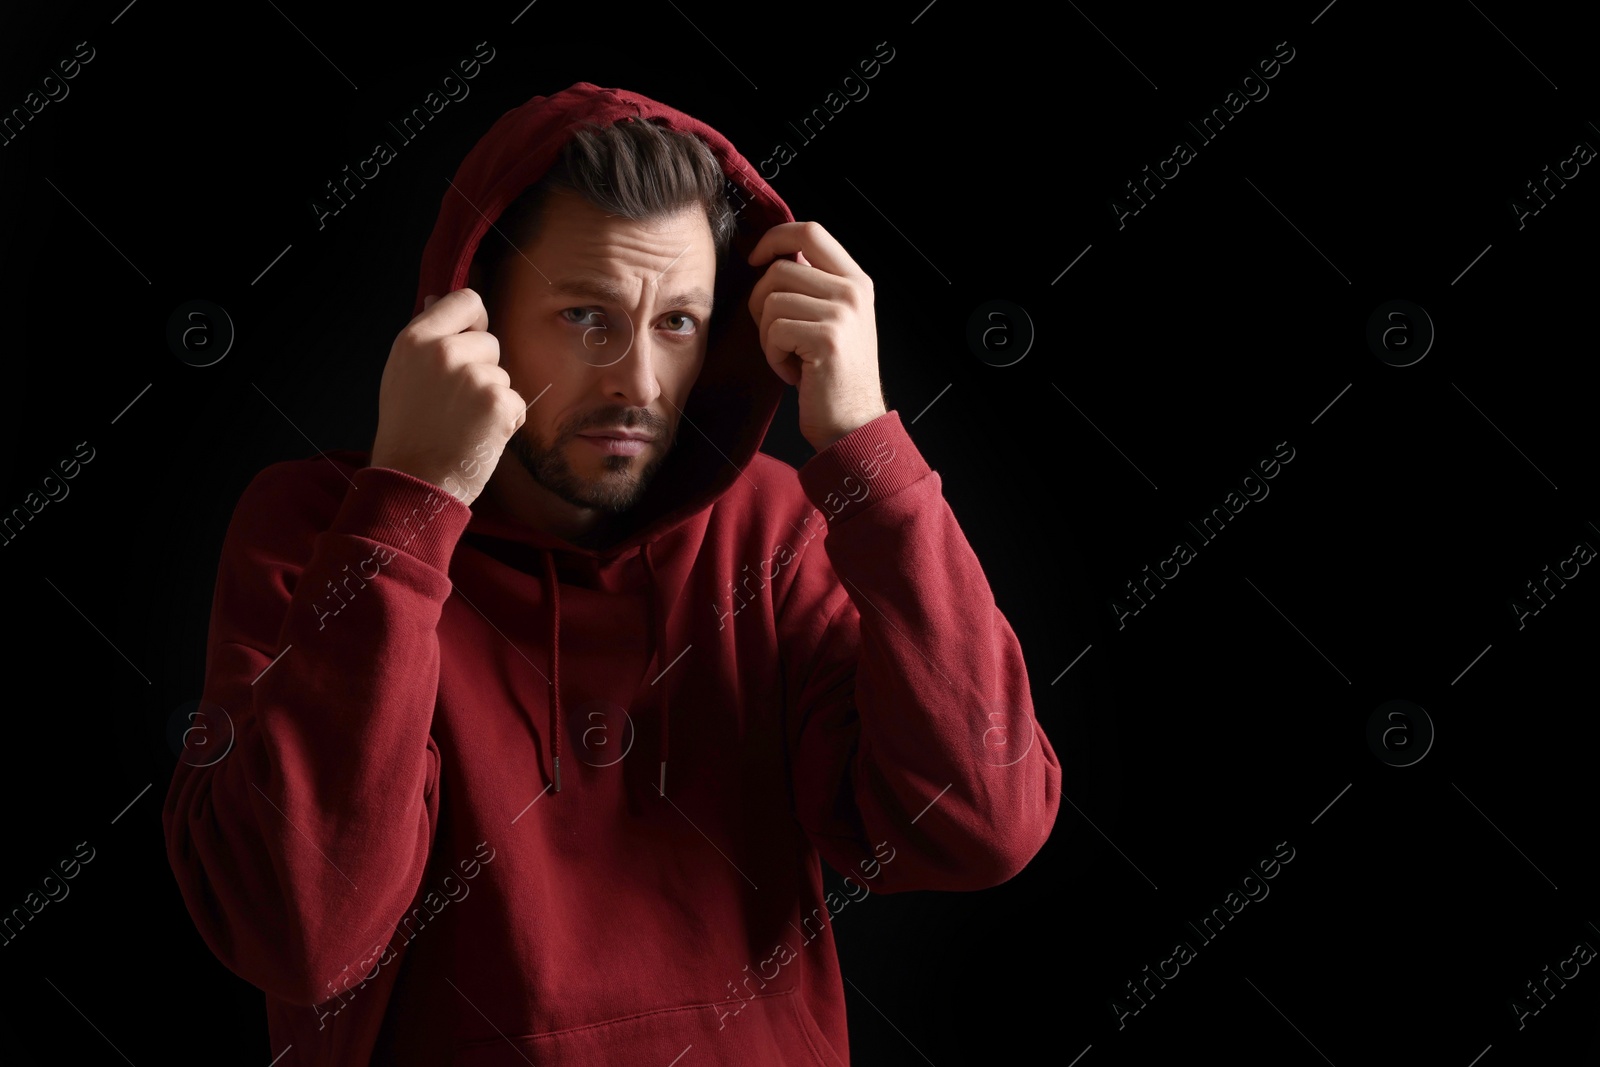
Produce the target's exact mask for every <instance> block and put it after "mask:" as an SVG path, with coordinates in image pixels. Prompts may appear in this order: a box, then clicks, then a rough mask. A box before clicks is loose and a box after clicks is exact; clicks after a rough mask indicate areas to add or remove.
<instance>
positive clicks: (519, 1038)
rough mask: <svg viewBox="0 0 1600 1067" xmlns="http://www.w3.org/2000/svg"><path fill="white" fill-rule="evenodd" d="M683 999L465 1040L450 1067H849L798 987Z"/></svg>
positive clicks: (457, 1050)
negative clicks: (743, 996) (733, 998)
mask: <svg viewBox="0 0 1600 1067" xmlns="http://www.w3.org/2000/svg"><path fill="white" fill-rule="evenodd" d="M731 1003H732V1002H730V1001H722V1002H720V1003H701V1004H685V1005H683V1006H682V1007H677V1008H661V1009H658V1010H656V1011H648V1012H640V1013H638V1014H636V1015H627V1016H622V1017H620V1018H616V1019H607V1020H606V1021H604V1022H598V1023H589V1024H587V1025H584V1026H574V1027H569V1028H567V1029H565V1030H552V1031H548V1032H546V1033H541V1034H509V1035H504V1036H497V1037H492V1038H479V1039H475V1040H472V1041H468V1042H464V1043H463V1044H462V1045H461V1046H460V1047H458V1048H457V1049H456V1051H455V1054H454V1055H453V1056H451V1058H450V1067H528V1065H529V1064H532V1065H533V1067H547V1065H548V1067H611V1065H613V1064H617V1063H641V1064H655V1065H657V1067H668V1065H669V1064H670V1065H674V1067H708V1065H722V1064H727V1065H729V1067H732V1065H735V1064H751V1063H759V1064H762V1065H763V1067H847V1064H846V1061H845V1060H843V1059H841V1058H840V1057H839V1055H838V1054H837V1053H835V1052H834V1050H833V1046H832V1044H831V1043H830V1042H829V1041H828V1039H827V1038H826V1037H825V1036H824V1035H823V1033H822V1030H821V1028H820V1027H819V1026H818V1025H817V1023H816V1020H815V1019H813V1018H812V1016H811V1013H810V1012H809V1011H808V1010H806V1006H805V1005H804V1004H802V1003H801V1002H800V997H799V996H798V995H797V994H796V992H795V990H793V989H788V990H784V991H783V992H779V993H762V994H760V995H758V996H755V997H752V998H750V999H749V1000H746V1001H742V1002H739V1003H738V1004H733V1006H734V1007H735V1008H736V1009H737V1010H736V1011H729V1007H730V1004H731Z"/></svg>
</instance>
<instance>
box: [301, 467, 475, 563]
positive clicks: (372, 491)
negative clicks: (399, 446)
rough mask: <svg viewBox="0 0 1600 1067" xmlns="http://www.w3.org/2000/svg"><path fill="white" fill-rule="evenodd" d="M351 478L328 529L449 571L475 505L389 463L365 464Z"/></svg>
mask: <svg viewBox="0 0 1600 1067" xmlns="http://www.w3.org/2000/svg"><path fill="white" fill-rule="evenodd" d="M351 480H352V481H353V482H354V483H355V489H354V490H353V491H352V492H350V493H347V494H345V498H344V504H343V505H342V506H341V507H340V508H339V514H338V515H336V516H335V517H334V520H333V525H332V526H330V527H329V532H330V533H340V534H352V535H354V536H356V537H365V538H367V539H368V540H370V541H377V542H378V543H379V544H384V545H388V546H389V547H391V548H397V549H400V550H401V551H402V552H405V553H406V554H408V555H411V556H415V557H416V558H417V559H419V560H421V561H422V562H423V563H426V564H428V565H429V566H430V567H433V568H434V569H435V570H438V571H442V572H445V573H448V572H449V570H450V557H451V556H452V555H453V554H454V553H455V550H456V543H457V542H458V541H460V540H461V534H462V533H463V532H464V531H465V530H466V528H467V523H468V522H470V521H471V520H472V509H471V508H470V507H468V506H467V505H466V504H463V503H462V502H461V501H459V500H457V499H456V498H455V497H453V496H451V495H450V494H449V493H447V492H445V491H444V490H443V489H441V488H439V487H438V486H437V485H434V484H433V483H432V482H427V481H424V480H422V479H421V478H416V477H413V476H412V475H409V474H406V473H403V472H402V471H397V470H392V469H390V468H388V467H362V468H361V469H360V470H358V471H356V472H355V474H354V475H353V476H352V478H351Z"/></svg>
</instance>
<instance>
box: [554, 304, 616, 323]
mask: <svg viewBox="0 0 1600 1067" xmlns="http://www.w3.org/2000/svg"><path fill="white" fill-rule="evenodd" d="M561 314H562V315H563V316H574V315H575V316H576V317H575V318H573V317H568V318H567V321H568V322H570V323H572V324H573V325H575V326H603V325H605V323H604V322H603V321H598V320H597V321H592V322H591V321H589V316H591V315H596V316H601V317H602V318H603V317H604V314H605V313H604V312H603V311H601V310H600V309H599V308H562V309H561Z"/></svg>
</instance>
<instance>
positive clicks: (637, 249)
mask: <svg viewBox="0 0 1600 1067" xmlns="http://www.w3.org/2000/svg"><path fill="white" fill-rule="evenodd" d="M715 280H716V252H715V247H714V245H713V243H712V238H711V227H710V226H709V225H708V223H707V221H706V214H705V210H704V209H703V208H702V207H700V206H698V205H693V206H690V207H688V208H686V209H684V210H682V211H680V212H678V213H677V214H675V215H672V216H669V217H667V218H665V219H662V220H659V221H656V222H648V223H640V222H633V221H630V220H628V219H624V218H620V217H618V216H611V215H606V214H605V213H604V212H602V211H601V210H600V209H598V208H596V207H594V206H593V205H592V204H590V203H588V202H587V201H585V200H583V199H582V198H580V197H577V196H574V195H571V194H567V193H564V192H559V191H558V192H553V193H552V194H551V195H550V196H549V198H548V199H547V200H546V202H545V206H544V213H543V218H542V219H541V221H540V225H539V227H538V236H537V237H536V238H535V239H534V241H533V242H532V243H531V244H529V245H528V246H527V247H525V248H523V249H522V254H521V255H518V254H516V253H515V252H512V253H510V254H508V255H507V256H506V257H505V259H504V260H502V264H501V267H500V269H499V271H498V272H497V276H496V278H495V283H494V291H493V293H492V294H485V298H486V300H487V302H488V308H489V332H490V333H492V334H494V335H495V337H496V338H498V339H499V342H500V362H501V365H502V366H503V367H505V369H506V372H507V374H508V375H510V378H511V387H512V388H513V389H515V390H516V391H517V392H518V393H519V394H521V395H522V397H523V398H524V399H525V400H526V401H528V402H529V407H528V417H527V421H526V422H525V423H524V424H523V427H522V429H521V430H519V431H518V432H517V433H516V434H515V435H513V436H512V438H511V440H510V441H509V442H508V443H507V445H506V451H507V452H509V453H510V454H511V455H514V456H515V457H516V458H517V459H518V460H519V461H520V462H521V464H522V466H523V467H524V468H526V470H527V472H528V473H529V475H531V476H532V478H533V480H534V481H535V482H537V483H539V484H540V485H542V486H544V487H545V488H546V489H548V490H549V491H550V492H551V493H553V494H555V496H557V497H559V498H560V499H561V500H563V501H565V502H566V503H567V504H569V505H571V506H573V507H575V508H580V509H595V510H599V511H608V512H620V511H624V510H626V509H627V508H629V507H631V506H633V504H634V503H635V502H636V501H637V500H638V499H639V496H640V495H641V494H642V493H643V491H644V488H645V486H646V485H647V484H648V482H649V480H650V478H651V476H652V475H654V473H655V472H656V470H657V469H658V468H659V467H660V466H661V463H662V461H663V460H665V459H666V456H667V452H668V450H669V449H670V448H671V447H672V442H673V440H674V439H675V437H676V434H677V429H678V419H679V413H680V411H681V409H682V408H683V407H684V405H685V404H686V403H687V402H688V398H689V391H690V389H691V388H692V387H693V385H694V382H695V378H696V377H697V376H698V375H699V373H700V367H701V365H702V363H703V362H704V361H705V354H706V332H707V327H708V325H709V323H710V319H711V294H712V292H713V289H714V283H715ZM629 437H631V438H633V439H632V440H629V439H627V438H629Z"/></svg>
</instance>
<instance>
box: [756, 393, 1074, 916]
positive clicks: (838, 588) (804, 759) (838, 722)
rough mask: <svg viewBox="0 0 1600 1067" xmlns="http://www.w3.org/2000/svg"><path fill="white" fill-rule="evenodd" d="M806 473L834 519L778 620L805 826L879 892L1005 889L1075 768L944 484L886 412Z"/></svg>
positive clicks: (808, 488) (811, 492)
mask: <svg viewBox="0 0 1600 1067" xmlns="http://www.w3.org/2000/svg"><path fill="white" fill-rule="evenodd" d="M799 477H800V484H801V488H802V489H803V490H804V492H805V494H806V497H807V498H808V499H809V500H810V502H811V503H812V504H813V505H815V507H816V509H817V510H819V511H820V512H821V513H822V515H823V516H826V517H827V518H828V526H827V533H826V536H825V537H824V538H823V539H822V543H821V545H811V546H809V550H808V551H807V552H806V553H805V554H804V555H803V556H802V558H801V560H800V562H799V564H798V566H797V568H796V572H795V577H794V579H793V584H792V585H791V587H790V589H789V590H788V591H787V592H786V593H785V594H784V596H783V600H782V602H781V604H780V606H779V610H778V614H779V635H780V646H781V647H782V649H783V653H784V656H785V660H786V662H785V671H786V677H787V679H788V681H787V685H788V687H789V693H788V697H789V706H790V722H789V727H788V729H789V734H790V737H789V744H790V753H791V761H792V775H793V782H794V797H795V806H796V815H797V817H798V818H799V821H800V824H801V826H802V827H804V829H805V831H806V834H807V836H808V837H809V838H810V839H811V841H812V843H813V844H814V845H815V846H816V847H817V850H818V851H819V852H820V853H821V854H822V856H823V857H824V858H825V859H826V860H827V861H828V862H829V864H830V865H832V866H833V867H834V868H835V869H836V870H838V871H840V872H841V873H844V874H854V875H856V877H857V878H858V879H859V878H860V877H861V876H862V874H863V873H865V874H866V875H867V877H873V878H874V879H875V880H874V881H873V883H872V887H873V888H874V889H876V890H879V891H883V892H899V891H903V890H910V889H943V890H967V889H981V888H985V887H988V886H992V885H997V884H999V883H1001V882H1004V881H1006V880H1007V879H1009V878H1011V877H1012V876H1014V875H1015V874H1016V873H1017V872H1018V871H1020V870H1021V869H1022V868H1023V867H1024V866H1025V865H1026V864H1027V863H1028V861H1029V860H1031V859H1032V858H1033V856H1034V855H1035V854H1036V853H1037V852H1038V850H1039V849H1040V848H1041V847H1042V846H1043V844H1044V842H1045V840H1046V838H1048V837H1049V835H1050V830H1051V828H1052V827H1053V826H1054V824H1055V817H1056V810H1057V808H1058V807H1059V804H1060V794H1061V767H1060V764H1059V762H1058V761H1057V759H1056V755H1055V752H1054V750H1053V749H1052V748H1051V746H1050V743H1049V741H1048V740H1047V739H1046V738H1045V735H1044V732H1043V731H1042V730H1040V729H1039V726H1038V723H1037V722H1036V721H1035V719H1034V714H1033V701H1032V697H1031V695H1030V692H1029V688H1028V675H1027V668H1026V666H1025V664H1024V663H1023V659H1022V650H1021V646H1020V645H1019V643H1018V641H1017V637H1016V635H1015V634H1014V633H1013V632H1012V630H1011V627H1010V625H1009V624H1008V623H1007V622H1006V620H1005V617H1004V616H1003V615H1001V613H1000V609H999V608H998V607H997V606H996V605H995V600H994V596H993V595H992V594H991V592H990V590H989V583H988V580H987V579H986V578H985V577H984V573H983V569H982V567H981V566H980V565H979V563H978V560H977V557H976V556H975V555H974V554H973V551H972V548H971V547H970V546H969V545H968V544H967V541H966V538H965V537H964V536H963V534H962V532H961V528H960V526H959V525H958V524H957V523H956V519H955V516H954V514H952V512H951V511H950V507H949V505H948V504H947V503H946V502H945V500H944V497H943V495H942V494H941V492H940V479H939V476H938V475H937V474H935V473H934V472H933V471H932V470H931V469H930V468H929V467H928V465H927V462H926V461H925V460H924V459H923V457H922V455H921V454H920V453H919V452H918V451H917V449H916V447H915V446H914V445H913V444H912V442H911V438H910V436H909V435H908V434H907V433H906V430H905V427H904V426H903V425H902V424H901V421H900V415H899V413H898V412H889V413H888V414H886V415H883V416H880V417H879V418H877V419H874V420H873V421H872V422H869V423H867V424H866V425H865V426H861V427H858V428H857V429H856V430H854V431H853V432H851V433H849V434H847V435H846V436H844V437H843V438H840V439H839V440H838V441H836V442H834V444H833V445H832V446H830V447H829V448H827V449H825V450H824V451H822V452H820V453H818V454H817V455H816V456H814V457H813V458H812V459H811V460H810V461H809V462H807V463H806V464H805V466H803V467H802V468H801V469H800V472H799ZM812 514H813V515H815V512H813V513H812ZM819 548H821V549H823V551H818V549H819Z"/></svg>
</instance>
